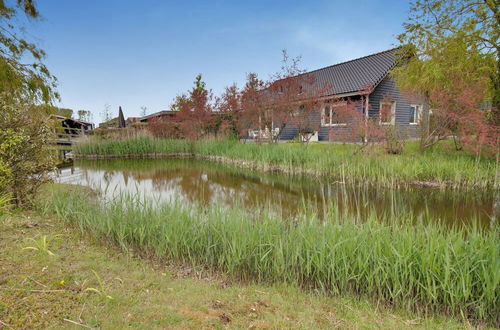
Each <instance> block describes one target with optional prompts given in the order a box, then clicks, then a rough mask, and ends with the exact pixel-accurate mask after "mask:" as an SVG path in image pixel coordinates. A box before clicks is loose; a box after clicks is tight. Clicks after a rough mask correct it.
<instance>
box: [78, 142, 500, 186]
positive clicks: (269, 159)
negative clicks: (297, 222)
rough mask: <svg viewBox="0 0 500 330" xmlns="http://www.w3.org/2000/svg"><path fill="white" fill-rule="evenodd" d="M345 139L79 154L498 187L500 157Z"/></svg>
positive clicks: (84, 146)
mask: <svg viewBox="0 0 500 330" xmlns="http://www.w3.org/2000/svg"><path fill="white" fill-rule="evenodd" d="M354 148H355V146H353V145H345V144H311V145H309V146H306V147H304V146H302V145H301V144H294V143H284V144H265V145H259V144H254V143H248V144H247V143H241V142H239V141H237V140H231V139H224V140H215V139H214V140H201V141H190V140H177V139H156V138H151V137H133V138H127V139H121V140H113V141H106V140H99V139H95V138H93V139H90V140H87V141H82V142H80V143H78V144H76V145H75V147H74V151H73V154H74V155H73V156H74V158H79V159H107V158H174V157H178V158H185V157H193V158H198V159H206V160H210V161H216V162H221V163H226V164H231V165H235V166H238V167H242V168H246V169H253V170H260V171H270V172H282V173H285V174H305V175H310V176H316V177H326V178H329V179H334V180H337V181H340V182H343V183H370V184H376V185H380V186H386V187H392V186H396V185H415V186H421V187H433V188H440V187H442V188H443V187H446V188H454V189H463V188H466V189H468V188H477V187H480V188H486V189H491V188H493V189H494V188H496V187H498V179H499V178H498V162H496V161H495V160H491V159H487V158H478V157H475V156H471V155H468V154H465V153H462V154H460V153H457V152H449V153H448V152H447V151H446V150H445V148H443V147H439V146H436V148H435V149H434V150H428V151H425V152H419V151H415V152H407V153H405V154H402V155H388V154H385V153H377V150H376V148H377V146H376V145H375V146H373V149H374V152H372V153H361V154H356V153H353V152H352V151H353V150H354Z"/></svg>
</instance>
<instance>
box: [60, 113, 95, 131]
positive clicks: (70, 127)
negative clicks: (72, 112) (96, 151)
mask: <svg viewBox="0 0 500 330" xmlns="http://www.w3.org/2000/svg"><path fill="white" fill-rule="evenodd" d="M53 118H55V120H56V121H57V122H58V123H59V125H58V128H57V129H58V131H59V132H60V133H61V134H68V135H80V134H82V135H83V134H86V133H88V132H90V131H92V130H93V129H94V124H92V123H89V122H85V121H82V120H77V119H73V118H68V117H64V116H60V115H54V116H53Z"/></svg>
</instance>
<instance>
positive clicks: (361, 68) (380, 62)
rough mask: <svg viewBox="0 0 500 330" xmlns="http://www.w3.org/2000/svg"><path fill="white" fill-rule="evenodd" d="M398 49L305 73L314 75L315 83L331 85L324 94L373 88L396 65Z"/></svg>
mask: <svg viewBox="0 0 500 330" xmlns="http://www.w3.org/2000/svg"><path fill="white" fill-rule="evenodd" d="M398 50H399V48H393V49H389V50H386V51H383V52H380V53H376V54H372V55H368V56H364V57H360V58H357V59H354V60H350V61H347V62H343V63H339V64H335V65H331V66H327V67H325V68H321V69H318V70H314V71H310V72H307V73H305V74H306V75H307V74H312V75H314V81H315V84H317V85H319V86H328V87H329V88H328V91H326V89H325V92H324V93H323V94H324V95H323V96H327V95H337V94H345V93H353V92H361V91H362V90H365V89H366V88H371V89H373V88H375V87H376V86H377V85H378V84H379V83H380V81H382V79H384V78H385V76H386V75H387V73H388V72H389V71H390V70H391V69H392V68H394V66H395V65H396V53H397V51H398ZM332 89H333V90H332Z"/></svg>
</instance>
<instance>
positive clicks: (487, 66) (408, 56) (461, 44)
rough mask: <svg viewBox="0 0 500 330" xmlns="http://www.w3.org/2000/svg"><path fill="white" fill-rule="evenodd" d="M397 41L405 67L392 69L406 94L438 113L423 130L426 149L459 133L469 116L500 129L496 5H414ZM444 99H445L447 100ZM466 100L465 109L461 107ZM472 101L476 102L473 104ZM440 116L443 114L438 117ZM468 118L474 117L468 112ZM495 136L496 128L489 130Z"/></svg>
mask: <svg viewBox="0 0 500 330" xmlns="http://www.w3.org/2000/svg"><path fill="white" fill-rule="evenodd" d="M403 27H404V32H403V33H402V34H401V35H399V36H398V39H399V41H400V42H401V43H402V44H403V47H402V50H403V56H402V59H403V60H404V62H405V63H404V65H401V66H399V67H398V68H397V69H395V70H394V72H393V73H394V76H395V78H396V81H397V83H398V85H399V86H400V87H401V89H402V90H405V91H409V92H412V93H416V94H421V95H425V96H426V97H427V98H428V99H429V101H430V103H431V104H430V105H431V107H433V108H434V109H436V111H435V113H434V114H435V115H436V116H433V117H434V119H437V121H438V122H439V125H434V127H429V126H427V127H425V125H432V122H430V123H429V122H428V121H427V122H426V123H423V124H425V125H423V126H424V127H425V129H424V132H423V133H424V134H423V143H422V146H423V147H425V146H429V145H432V144H433V143H435V141H437V140H439V137H445V136H447V134H448V132H449V131H450V130H452V131H453V132H452V134H454V135H455V134H458V132H459V131H462V132H463V131H464V130H461V129H460V125H461V124H463V121H464V120H466V118H467V116H464V115H463V113H445V112H446V111H447V109H448V110H450V111H452V112H453V111H455V109H461V111H462V112H463V111H465V110H464V109H468V110H467V111H468V112H471V111H474V110H477V109H479V108H481V107H482V108H484V106H485V105H488V104H491V111H483V112H482V114H483V115H484V117H485V120H486V121H487V123H485V124H489V125H492V126H493V127H496V128H498V125H499V124H500V62H499V59H500V44H499V37H500V12H499V1H498V0H481V1H479V0H414V1H413V2H412V3H411V8H410V16H409V17H408V20H407V22H406V23H404V25H403ZM443 95H446V96H447V97H446V98H444V97H443ZM465 99H468V102H467V104H466V105H467V106H463V105H464V104H459V103H460V100H462V101H463V100H465ZM472 99H473V100H474V102H475V105H472V103H474V102H469V101H470V100H472ZM439 111H441V112H442V113H440V112H439ZM467 115H470V114H469V113H468V114H467ZM469 131H470V130H469ZM490 131H492V132H495V129H492V130H490Z"/></svg>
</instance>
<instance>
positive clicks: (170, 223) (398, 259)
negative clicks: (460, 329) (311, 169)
mask: <svg viewBox="0 0 500 330" xmlns="http://www.w3.org/2000/svg"><path fill="white" fill-rule="evenodd" d="M47 195H50V196H46V199H45V200H44V202H42V203H41V204H40V208H41V210H42V212H43V213H45V214H56V215H57V216H58V218H60V219H62V220H63V221H66V222H67V223H69V224H73V225H76V226H77V227H78V228H80V230H81V231H83V232H87V233H90V234H91V235H92V237H95V238H96V239H99V238H101V239H106V240H108V241H109V242H111V243H114V244H117V245H118V246H119V247H121V249H123V250H124V251H129V250H130V249H133V250H140V251H143V252H144V253H148V254H151V255H152V256H154V257H155V258H159V259H164V260H172V261H175V262H179V263H184V264H188V265H193V266H204V267H207V268H208V269H213V270H215V271H220V272H222V273H224V274H227V275H229V276H230V277H232V278H235V279H238V280H242V281H245V282H255V283H284V284H290V285H295V286H298V287H301V288H304V289H306V290H313V291H319V292H323V293H326V294H333V295H343V294H348V295H354V296H360V297H361V296H362V297H368V298H373V299H374V300H376V301H380V302H382V303H385V304H388V305H389V306H390V305H398V306H404V307H405V308H407V309H409V310H413V311H416V312H418V313H428V312H435V313H448V314H451V315H454V316H455V317H457V318H466V319H468V320H470V321H473V322H488V323H490V324H495V323H496V322H498V319H497V318H498V310H499V307H500V256H499V251H500V245H499V244H500V242H499V240H498V237H499V235H500V233H499V231H498V230H499V227H498V226H492V227H491V228H490V229H482V228H480V226H472V227H470V228H467V229H465V228H459V227H451V228H445V227H443V226H439V225H438V224H435V223H432V222H424V221H423V219H420V220H419V221H418V222H417V223H416V224H412V223H411V222H412V220H413V216H412V215H411V214H406V215H405V214H404V212H402V213H401V214H399V215H392V219H386V220H387V221H381V220H382V219H379V218H377V216H376V215H375V214H373V215H372V216H371V217H370V218H369V219H368V221H366V222H361V221H359V219H356V217H355V216H347V215H345V214H341V212H339V211H338V210H335V209H334V208H333V209H332V210H331V211H330V213H329V214H328V217H327V219H326V220H324V221H320V220H318V219H317V217H316V216H315V215H314V211H312V210H310V211H307V210H306V211H305V212H304V213H301V214H298V215H297V216H296V218H294V219H287V221H285V220H284V219H282V218H280V216H279V215H277V214H275V213H272V212H269V211H267V210H261V211H258V212H256V213H254V214H252V215H249V214H248V213H246V212H244V211H242V210H241V209H239V208H238V207H236V206H234V207H230V208H226V207H222V206H220V205H214V206H213V207H211V208H203V207H201V206H189V207H188V206H185V205H182V204H181V203H173V204H162V205H153V203H152V202H151V201H148V200H147V199H144V200H142V199H138V198H137V197H135V196H131V195H125V194H122V195H121V196H120V197H119V198H117V199H115V200H113V201H107V202H105V203H99V202H97V200H96V199H95V197H96V196H95V195H89V193H88V190H83V189H82V190H76V191H73V192H71V193H67V192H66V191H64V190H59V191H55V192H53V193H52V194H47Z"/></svg>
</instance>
